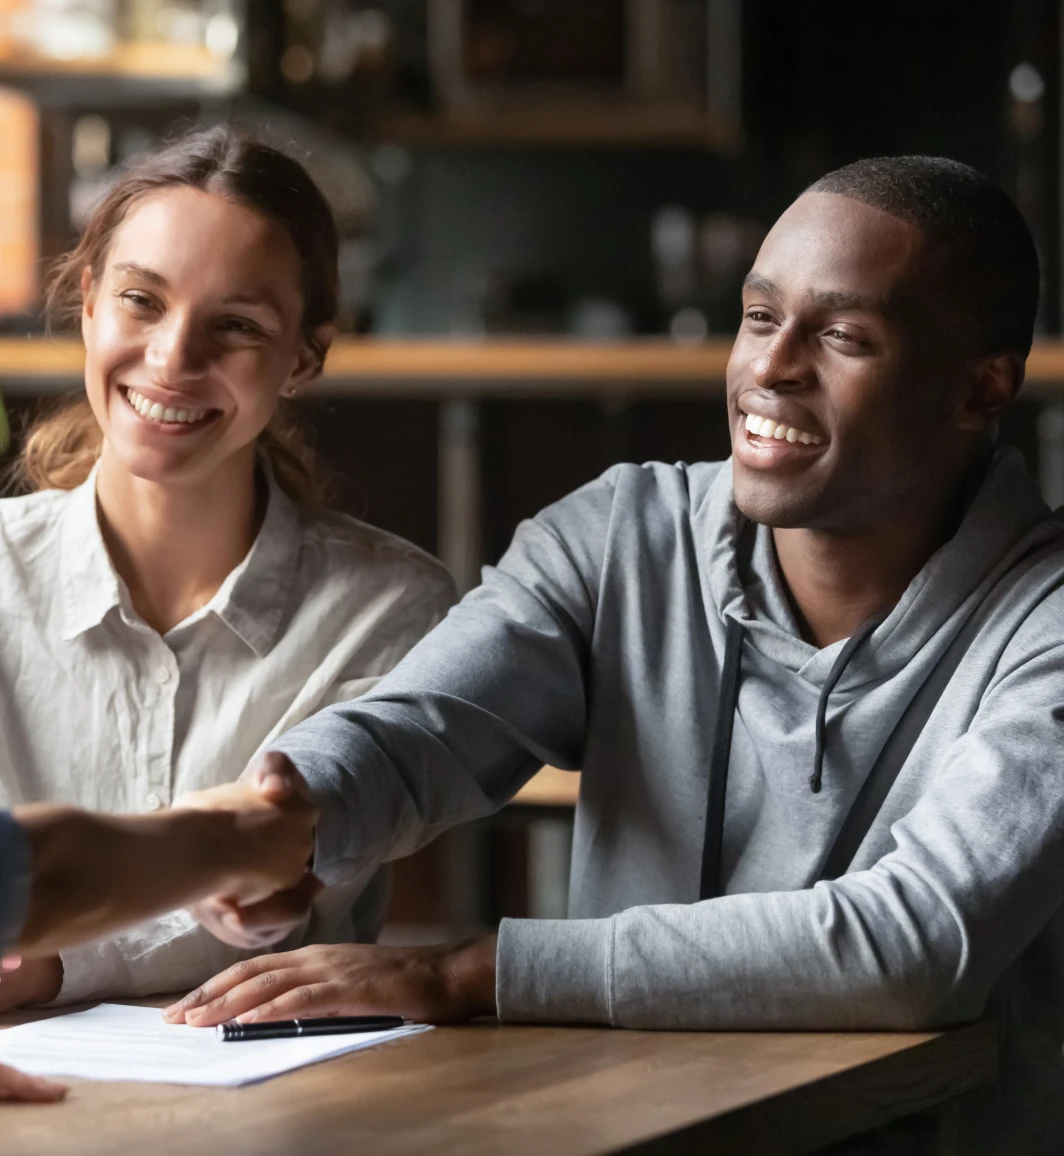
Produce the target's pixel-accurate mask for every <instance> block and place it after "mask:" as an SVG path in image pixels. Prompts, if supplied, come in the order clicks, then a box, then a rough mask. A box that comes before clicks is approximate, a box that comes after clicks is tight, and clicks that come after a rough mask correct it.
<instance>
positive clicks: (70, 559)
mask: <svg viewBox="0 0 1064 1156" xmlns="http://www.w3.org/2000/svg"><path fill="white" fill-rule="evenodd" d="M97 469H98V466H93V468H92V473H91V474H89V476H88V478H87V479H86V480H85V481H84V482H82V483H81V485H80V486H78V487H77V488H76V489H75V490H72V491H71V494H70V500H69V501H68V502H67V503H66V506H65V508H64V510H63V514H62V520H61V524H60V528H59V536H60V557H59V573H60V582H61V585H62V591H63V641H64V642H70V641H71V640H72V639H74V638H77V636H78V635H79V634H84V633H85V631H86V630H91V629H92V627H94V626H99V624H100V623H101V622H102V621H103V620H104V617H105V616H106V614H107V612H108V611H109V610H111V609H112V608H113V607H115V606H118V605H120V604H121V600H122V593H121V587H120V585H119V579H118V575H117V574H116V573H115V568H114V566H112V565H111V556H110V555H109V554H108V553H107V547H106V546H105V545H104V540H103V535H102V534H101V533H100V523H99V520H98V518H97V516H96V471H97Z"/></svg>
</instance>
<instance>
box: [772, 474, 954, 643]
mask: <svg viewBox="0 0 1064 1156" xmlns="http://www.w3.org/2000/svg"><path fill="white" fill-rule="evenodd" d="M965 490H966V486H965V485H964V484H963V483H962V484H961V485H958V486H956V487H954V488H952V489H950V490H948V491H947V492H945V493H944V495H943V500H942V501H941V502H939V503H937V504H934V505H931V506H927V505H924V506H919V505H917V503H915V502H914V503H911V504H909V505H908V506H907V508H906V509H905V510H904V511H902V512H901V513H899V514H897V515H896V516H895V517H893V518H889V519H880V520H879V521H877V522H876V523H875V524H874V525H872V526H871V527H867V528H864V527H863V528H862V529H860V530H858V531H854V532H851V533H843V532H829V531H824V530H811V529H778V528H777V529H774V530H773V531H772V537H773V541H774V543H775V546H776V557H777V558H778V559H779V565H780V570H781V572H782V574H783V579H784V583H785V585H786V588H787V592H788V595H789V598H790V602H791V606H792V608H793V609H794V612H795V615H796V617H797V619H798V624H799V627H800V629H801V631H802V636H803V637H804V638H805V639H806V640H807V641H808V642H812V643H813V644H814V645H816V646H830V645H831V643H833V642H838V641H839V639H841V638H849V636H850V635H851V634H853V632H854V631H855V630H856V629H857V628H858V627H859V626H860V625H861V624H862V623H864V622H867V621H868V620H869V619H870V618H872V617H874V616H875V615H877V614H884V613H887V612H889V611H890V610H891V609H892V608H893V607H894V606H895V605H896V604H897V602H898V600H899V599H900V598H901V596H902V594H904V593H905V590H906V589H907V588H908V586H909V583H910V582H912V580H913V579H914V578H915V577H916V575H917V574H919V573H920V571H921V570H922V569H923V568H924V566H925V565H926V564H927V562H928V559H929V558H930V557H931V555H932V554H933V553H934V552H935V551H936V550H937V549H938V548H939V547H940V546H941V545H942V544H943V543H944V542H946V541H947V539H948V538H950V537H951V535H952V534H953V532H954V531H955V529H956V526H957V522H958V518H959V516H960V514H961V512H962V508H963V504H964V501H963V499H964V493H965Z"/></svg>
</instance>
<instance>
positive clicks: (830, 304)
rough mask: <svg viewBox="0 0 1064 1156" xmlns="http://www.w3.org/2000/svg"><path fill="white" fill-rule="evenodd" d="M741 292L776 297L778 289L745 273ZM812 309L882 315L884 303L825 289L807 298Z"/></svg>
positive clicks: (865, 295)
mask: <svg viewBox="0 0 1064 1156" xmlns="http://www.w3.org/2000/svg"><path fill="white" fill-rule="evenodd" d="M743 290H744V291H749V290H752V291H753V292H754V293H765V294H767V295H769V296H778V295H779V289H778V288H777V286H776V283H775V282H774V281H770V280H769V279H768V277H764V276H762V275H761V274H760V273H747V275H746V276H745V277H744V278H743ZM807 300H808V302H809V304H810V305H811V306H812V307H813V308H814V309H852V310H863V311H864V312H866V313H882V312H884V309H885V304H886V303H885V302H884V301H883V299H882V298H880V297H877V296H871V295H867V294H862V293H844V292H842V291H840V290H837V289H825V290H824V291H823V292H820V293H810V294H809V296H808V298H807Z"/></svg>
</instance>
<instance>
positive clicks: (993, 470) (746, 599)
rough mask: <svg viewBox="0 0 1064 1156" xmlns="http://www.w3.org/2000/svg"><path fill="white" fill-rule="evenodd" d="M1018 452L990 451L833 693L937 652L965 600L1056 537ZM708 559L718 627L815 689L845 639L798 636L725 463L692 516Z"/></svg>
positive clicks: (764, 546) (764, 543)
mask: <svg viewBox="0 0 1064 1156" xmlns="http://www.w3.org/2000/svg"><path fill="white" fill-rule="evenodd" d="M1048 514H1049V508H1048V507H1047V506H1046V504H1045V503H1044V502H1043V501H1042V498H1041V495H1040V494H1039V491H1038V487H1037V485H1036V484H1035V482H1034V480H1033V479H1032V478H1031V476H1030V474H1028V472H1027V470H1026V467H1025V466H1024V463H1023V457H1022V455H1021V454H1020V452H1019V451H1018V450H1016V449H1014V448H1011V447H1009V448H1005V449H1002V450H999V451H998V452H997V454H996V455H995V456H994V459H993V461H992V462H991V465H990V468H989V470H988V471H987V474H986V476H985V478H984V479H983V482H982V484H981V485H980V486H979V488H978V489H977V490H976V491H975V494H974V495H973V497H972V499H971V500H970V502H969V504H968V508H967V510H966V511H965V513H964V517H963V518H962V520H961V524H960V526H959V527H958V529H957V531H956V533H955V534H954V535H953V537H951V538H950V539H949V540H948V541H947V542H946V543H944V544H943V545H942V546H941V547H940V548H939V549H938V550H937V551H936V552H935V553H934V554H933V555H932V556H931V558H930V559H929V560H928V562H927V564H926V565H925V566H924V567H923V569H922V570H921V571H920V572H919V573H918V574H917V575H916V577H915V578H914V579H913V580H912V582H910V584H909V586H908V588H907V589H906V591H905V593H904V594H903V595H902V596H901V598H900V599H899V600H898V602H897V604H896V605H895V606H894V608H893V609H892V610H891V611H890V612H889V613H888V614H887V615H886V616H885V617H883V618H881V619H880V620H879V621H878V622H877V623H876V624H875V626H874V629H873V630H872V631H871V633H870V634H869V635H868V637H867V640H866V642H865V644H864V645H862V646H859V647H857V648H856V649H855V650H854V652H853V653H852V655H851V656H850V660H849V662H848V663H847V665H846V669H845V670H844V671H843V672H842V673H841V677H840V678H839V679H838V681H837V683H836V686H837V688H838V689H840V690H853V691H858V690H860V689H861V687H862V686H864V685H866V684H869V683H873V682H878V681H880V680H882V679H883V678H889V677H890V676H891V675H893V674H895V673H897V672H898V671H899V670H901V669H902V668H903V667H906V666H908V665H909V664H910V663H912V662H914V661H916V660H917V659H918V658H919V656H920V655H922V654H927V653H928V650H929V648H930V650H932V651H939V650H940V649H941V648H942V647H944V646H945V645H948V642H949V640H950V639H952V638H953V637H954V635H955V634H956V633H957V631H958V630H959V629H960V627H961V625H963V622H964V620H965V619H966V618H967V613H966V607H967V608H968V609H969V610H970V607H971V605H972V604H973V599H974V600H977V599H978V596H979V594H980V592H981V591H983V590H985V589H986V588H987V587H989V586H992V585H993V584H994V583H995V582H996V581H997V580H998V579H999V578H1000V576H1001V575H1002V574H1004V573H1005V572H1006V571H1008V570H1009V569H1010V568H1011V567H1013V566H1014V565H1015V564H1016V563H1017V562H1018V561H1019V560H1020V558H1022V557H1023V555H1024V554H1026V553H1028V552H1031V551H1033V550H1036V549H1038V548H1039V547H1040V546H1042V545H1044V544H1045V543H1046V542H1047V541H1050V540H1052V539H1054V538H1056V537H1059V533H1060V530H1059V527H1058V526H1057V525H1056V523H1055V522H1054V521H1047V520H1046V516H1047V515H1048ZM694 520H695V523H696V533H698V536H699V539H700V542H701V543H702V544H704V548H705V550H706V552H707V555H708V563H709V564H708V567H707V575H708V582H707V588H708V592H709V594H710V597H711V599H712V602H713V603H714V605H715V606H716V607H717V609H718V611H719V613H720V615H721V617H722V618H723V619H729V618H734V619H736V620H738V621H739V622H740V623H741V624H742V627H743V631H744V635H745V637H746V639H747V641H748V643H749V644H750V645H752V646H753V647H754V648H755V649H756V650H757V651H759V653H760V654H762V655H763V656H764V657H765V658H766V659H768V660H769V661H770V662H772V663H775V664H778V665H779V666H781V667H784V668H785V669H786V670H789V671H792V672H794V673H795V674H797V675H799V676H800V677H801V678H802V679H804V680H805V681H807V682H808V683H810V684H811V685H812V686H814V687H818V688H819V687H822V686H823V685H824V683H825V682H826V680H827V679H828V676H829V674H830V673H831V670H832V667H833V666H834V664H835V662H836V660H837V658H838V657H839V655H840V654H841V653H842V651H843V649H844V647H845V646H846V643H847V641H848V640H845V639H844V640H841V641H839V642H835V643H832V644H831V645H830V646H825V647H823V648H818V647H816V646H813V645H812V644H811V643H808V642H806V641H805V640H804V639H803V638H802V637H801V635H800V633H799V630H798V626H797V623H796V622H795V620H794V616H793V614H792V613H791V610H790V606H789V604H788V601H787V596H786V593H785V590H784V585H783V579H782V575H781V574H780V572H779V567H778V565H777V562H776V555H775V548H774V547H773V544H772V532H771V530H770V529H768V528H767V527H765V526H761V525H756V524H754V523H752V522H751V521H750V520H749V519H748V518H746V517H745V516H744V515H743V514H742V513H740V511H739V510H738V508H737V507H736V505H735V501H734V498H733V496H732V468H731V462H730V461H729V462H728V463H727V464H726V465H725V466H724V467H723V468H722V469H721V470H720V471H719V473H718V474H717V476H716V477H715V478H714V479H713V482H712V484H711V485H710V486H709V488H708V489H707V491H706V493H705V497H704V500H703V501H702V502H701V503H700V505H699V508H698V509H697V510H696V511H695V519H694Z"/></svg>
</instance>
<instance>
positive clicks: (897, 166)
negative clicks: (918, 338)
mask: <svg viewBox="0 0 1064 1156" xmlns="http://www.w3.org/2000/svg"><path fill="white" fill-rule="evenodd" d="M806 192H810V193H837V194H839V195H841V196H844V197H851V198H852V199H853V200H855V201H861V202H863V203H864V204H866V205H871V206H872V207H873V208H876V209H882V210H883V212H886V213H890V215H891V216H893V217H898V218H900V219H901V220H903V221H909V222H911V223H912V224H914V225H916V226H918V227H919V228H920V229H922V230H923V231H924V233H925V234H926V235H927V236H928V237H929V238H930V239H931V241H932V243H933V244H935V245H937V246H938V247H939V249H940V253H941V254H942V255H943V257H944V266H945V273H946V277H947V278H948V287H949V288H950V289H951V290H954V289H955V290H956V291H957V292H958V293H959V294H960V296H961V297H962V299H963V300H964V301H965V304H966V307H967V308H968V309H969V310H970V311H971V314H972V319H973V323H974V325H975V327H976V340H977V342H978V344H979V346H980V349H981V352H985V353H999V352H1000V353H1018V354H1019V355H1020V356H1021V357H1026V356H1027V354H1028V353H1029V352H1030V349H1031V339H1032V337H1033V334H1034V320H1035V314H1036V313H1037V311H1038V283H1039V270H1038V253H1037V251H1036V250H1035V245H1034V238H1033V237H1032V236H1031V231H1030V229H1029V228H1028V227H1027V222H1026V221H1024V219H1023V217H1022V216H1021V215H1020V211H1019V209H1017V208H1016V206H1015V205H1014V204H1013V203H1012V201H1011V200H1010V199H1009V198H1008V197H1007V196H1006V195H1005V193H1004V192H1003V191H1002V190H1001V189H1000V188H998V186H997V185H995V184H994V182H993V181H991V180H990V179H989V178H987V177H985V176H983V174H982V173H980V172H979V171H977V170H976V169H973V168H971V167H970V166H969V165H964V164H961V163H960V162H959V161H953V160H949V159H947V158H946V157H921V156H910V157H871V158H869V159H867V160H860V161H854V163H853V164H850V165H846V166H845V167H843V168H841V169H836V170H835V171H834V172H832V173H828V174H827V175H826V176H823V177H821V178H820V180H818V181H815V182H814V183H813V184H811V185H810V186H809V188H808V189H807V190H806Z"/></svg>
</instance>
